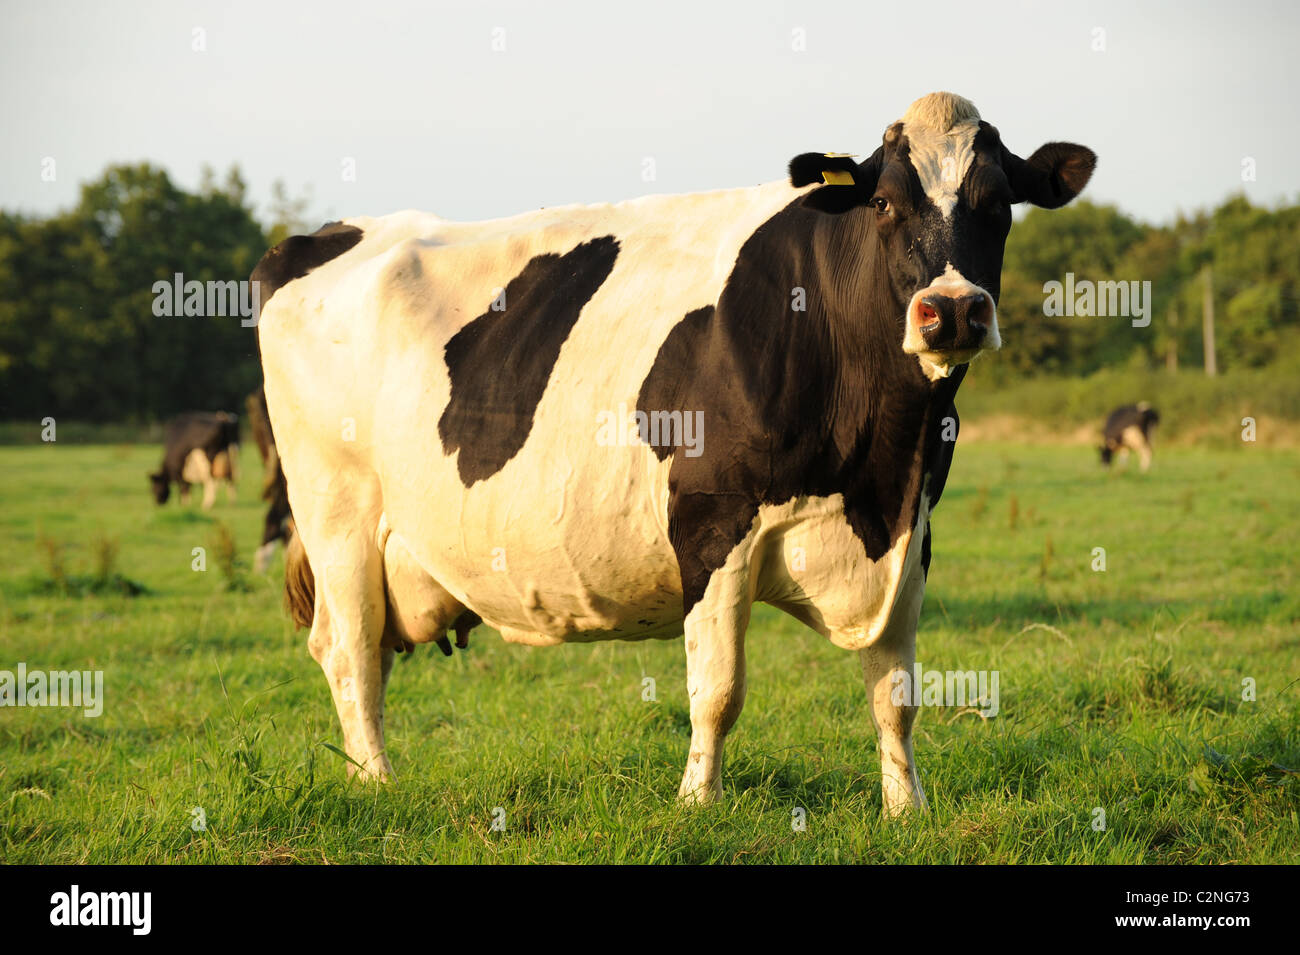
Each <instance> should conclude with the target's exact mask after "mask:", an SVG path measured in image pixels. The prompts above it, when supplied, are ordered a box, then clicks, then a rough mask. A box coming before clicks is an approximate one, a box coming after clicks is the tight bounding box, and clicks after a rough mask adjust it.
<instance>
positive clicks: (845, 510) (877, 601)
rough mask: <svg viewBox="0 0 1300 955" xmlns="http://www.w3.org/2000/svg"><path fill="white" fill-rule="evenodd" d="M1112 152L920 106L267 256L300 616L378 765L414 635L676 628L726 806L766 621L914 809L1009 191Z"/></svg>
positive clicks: (1036, 195)
mask: <svg viewBox="0 0 1300 955" xmlns="http://www.w3.org/2000/svg"><path fill="white" fill-rule="evenodd" d="M1094 162H1095V157H1094V155H1093V153H1092V152H1091V151H1090V150H1088V149H1086V148H1084V147H1082V146H1075V145H1071V144H1067V143H1050V144H1048V145H1046V146H1044V147H1042V148H1041V149H1039V150H1038V151H1037V152H1035V153H1034V154H1033V155H1032V156H1031V157H1030V158H1029V159H1027V160H1026V159H1022V158H1020V157H1019V156H1016V155H1015V154H1013V153H1011V152H1010V151H1009V150H1008V149H1007V147H1006V146H1004V145H1003V143H1002V141H1001V139H1000V138H999V135H998V131H997V130H996V129H995V128H994V127H992V126H990V125H989V124H988V123H986V122H983V121H982V120H981V119H980V116H979V114H978V113H977V112H976V110H975V107H974V106H973V105H972V104H971V103H970V102H968V101H966V100H964V99H962V98H960V97H958V96H954V95H952V94H950V93H935V94H932V95H930V96H926V97H924V98H923V99H920V100H918V101H917V102H915V103H913V104H912V105H911V107H909V108H908V110H907V112H906V113H905V114H904V116H903V118H902V119H901V120H900V121H898V122H896V123H894V124H892V125H891V126H889V128H888V129H887V131H886V132H885V135H884V140H883V143H882V144H881V146H880V147H879V148H878V149H876V150H875V152H874V153H872V154H871V156H870V157H868V158H867V159H865V160H864V161H862V162H854V161H853V160H852V159H850V158H847V157H844V156H842V155H839V154H829V155H828V154H822V153H806V154H804V155H801V156H798V157H796V158H795V159H794V160H793V161H792V162H791V164H790V179H789V181H786V182H777V183H773V184H770V185H764V186H758V187H754V188H748V189H736V190H729V191H723V192H712V193H701V194H697V195H685V196H655V197H649V198H643V199H637V200H633V201H630V202H623V203H619V204H617V205H599V206H571V207H567V208H558V209H546V210H543V211H540V212H534V213H530V214H527V215H522V216H518V217H515V218H509V219H498V220H494V221H490V222H482V223H459V222H448V221H445V220H443V219H439V218H437V217H435V216H431V215H426V214H422V213H416V212H405V213H399V214H396V215H390V216H386V217H384V218H381V219H368V218H357V219H349V220H347V221H346V222H340V223H333V224H331V225H328V226H326V227H325V228H323V229H321V230H320V231H318V232H316V233H315V234H313V235H309V236H295V237H293V238H290V239H288V240H286V241H285V242H283V243H281V244H280V245H279V246H277V247H276V248H275V249H273V250H271V251H270V252H268V253H267V255H266V256H265V257H264V258H263V260H262V261H261V263H259V265H258V267H257V269H256V270H255V271H254V273H253V278H254V279H255V280H257V281H259V282H261V283H262V284H261V300H262V302H263V303H264V305H263V309H262V313H261V320H260V325H259V334H260V339H261V350H262V364H263V370H264V372H265V382H266V400H267V405H268V407H269V409H270V413H271V420H272V422H273V423H274V426H275V434H276V438H277V445H278V448H279V453H280V459H281V462H282V464H283V467H284V473H285V475H286V477H287V478H288V487H289V499H290V501H291V503H292V506H293V513H294V517H295V519H296V521H297V529H298V534H299V537H298V538H297V540H296V542H295V544H294V545H293V547H292V548H291V550H290V558H289V568H288V570H287V576H288V587H289V593H290V601H291V604H292V605H293V607H294V609H295V616H296V618H297V619H298V620H299V621H300V622H302V623H304V624H306V623H310V626H311V636H310V639H309V646H310V648H311V652H312V654H313V656H314V657H315V658H316V660H318V661H319V662H320V664H321V666H322V667H323V668H324V670H325V673H326V676H327V677H328V680H329V684H330V687H331V689H332V691H333V694H334V701H335V705H336V707H337V709H338V713H339V718H340V720H341V721H342V724H343V734H344V738H345V742H346V748H347V752H348V754H349V755H350V756H351V757H352V758H353V759H354V760H355V761H356V762H357V763H358V764H360V765H361V766H362V767H364V774H365V775H368V776H378V777H386V776H388V774H389V773H390V772H391V768H392V767H391V765H390V763H389V759H388V755H387V754H386V752H385V749H384V736H383V708H384V693H385V686H386V683H387V680H388V676H389V670H390V667H391V664H392V660H393V652H394V650H396V649H397V648H399V647H402V646H404V645H407V644H410V643H421V642H427V641H430V640H445V639H446V636H445V634H446V631H447V629H448V628H449V627H450V628H455V629H456V630H458V631H463V630H464V629H466V628H467V627H468V626H470V625H472V624H473V623H474V622H477V621H478V619H479V618H482V620H483V621H485V622H486V623H488V624H490V625H491V626H493V627H495V628H497V629H498V630H499V631H500V632H501V634H502V636H503V637H505V639H507V640H511V641H516V642H521V643H527V644H533V645H538V646H545V645H553V644H559V643H564V642H566V641H589V640H609V639H623V640H640V639H644V638H647V637H655V638H673V637H676V636H678V635H679V634H681V633H682V632H683V630H684V631H685V637H686V640H685V643H686V655H687V664H688V668H687V669H688V690H689V696H690V713H691V727H692V730H691V744H690V755H689V758H688V760H687V766H686V772H685V776H684V778H683V780H682V784H681V789H680V795H681V796H682V797H683V798H687V799H692V800H712V799H715V798H717V797H718V796H719V794H720V793H721V767H722V747H723V740H724V738H725V736H726V735H727V732H728V731H729V730H730V729H731V726H732V724H733V723H734V722H735V720H736V718H737V717H738V716H739V715H740V710H741V707H742V705H743V703H744V699H745V629H746V626H747V624H748V621H749V613H750V606H751V605H752V604H753V603H754V602H755V601H764V602H766V603H769V604H772V605H774V606H776V607H779V608H781V609H782V610H785V611H787V612H788V613H790V614H791V615H793V616H794V617H796V618H797V619H799V620H801V621H803V622H804V623H805V624H807V625H808V626H809V627H810V628H812V629H813V630H815V631H816V632H818V633H820V634H822V635H823V636H824V637H826V638H827V639H829V640H831V641H832V642H833V643H835V644H836V645H838V646H840V647H843V648H845V649H848V650H855V651H857V652H858V655H859V657H860V659H861V664H862V669H863V673H864V675H865V678H866V684H867V688H868V692H869V695H870V699H871V705H872V712H873V717H874V720H875V724H876V728H877V731H878V734H879V749H880V758H881V761H882V769H883V784H882V792H883V801H884V806H885V809H886V811H887V812H889V813H898V812H901V811H904V810H906V809H907V808H909V807H917V806H922V805H924V801H925V800H924V795H923V793H922V789H921V785H920V783H919V781H918V778H917V772H916V767H915V763H914V761H913V758H912V740H911V728H912V721H913V718H914V716H915V711H914V708H913V707H912V706H910V705H909V704H908V703H906V702H905V701H904V702H896V701H895V698H894V695H893V694H892V693H891V689H892V686H893V680H892V677H893V675H894V674H897V673H899V672H900V671H907V670H909V668H910V667H911V666H912V664H913V661H914V655H915V650H914V647H915V638H916V623H917V616H918V614H919V612H920V608H921V599H922V595H923V593H924V590H925V576H926V573H927V571H928V568H929V563H930V512H931V510H932V509H933V507H934V506H935V504H936V503H937V502H938V500H939V497H940V495H941V494H942V492H943V486H944V480H945V478H946V477H947V474H948V468H949V464H950V462H951V460H952V455H953V439H954V438H955V433H956V420H957V413H956V410H955V408H954V407H953V398H954V395H955V394H956V392H957V387H958V385H959V384H960V383H961V380H962V377H963V375H964V374H965V371H966V363H967V362H969V361H970V360H971V359H972V358H973V357H974V356H975V355H976V354H978V353H979V352H981V351H984V350H988V349H994V348H997V347H999V345H1000V344H1001V338H1000V336H999V332H998V323H997V316H996V303H997V299H998V293H999V278H1000V272H1001V267H1002V254H1003V246H1004V243H1005V240H1006V236H1007V232H1008V230H1009V229H1010V228H1011V206H1012V204H1013V203H1017V202H1025V201H1028V202H1032V203H1036V204H1038V205H1041V206H1046V207H1056V206H1060V205H1063V204H1065V203H1066V202H1069V201H1070V200H1071V199H1072V198H1073V197H1074V196H1075V195H1076V194H1077V193H1078V192H1079V191H1080V190H1081V189H1082V188H1083V187H1084V185H1085V184H1086V183H1087V181H1088V179H1089V177H1090V175H1091V173H1092V169H1093V165H1094ZM688 431H689V434H688ZM308 559H309V560H310V563H308ZM313 571H314V574H313Z"/></svg>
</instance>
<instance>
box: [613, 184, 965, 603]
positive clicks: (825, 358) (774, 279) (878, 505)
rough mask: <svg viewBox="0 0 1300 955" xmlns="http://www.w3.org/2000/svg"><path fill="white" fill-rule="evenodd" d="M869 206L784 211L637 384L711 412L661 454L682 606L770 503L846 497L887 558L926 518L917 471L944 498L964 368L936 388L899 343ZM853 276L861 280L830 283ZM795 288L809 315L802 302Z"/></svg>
mask: <svg viewBox="0 0 1300 955" xmlns="http://www.w3.org/2000/svg"><path fill="white" fill-rule="evenodd" d="M867 215H874V212H872V211H870V210H863V209H850V210H847V211H846V212H844V213H843V214H840V215H837V216H827V215H823V214H821V213H819V212H817V211H814V210H812V209H809V208H806V207H805V206H804V204H803V203H801V202H799V201H798V200H796V201H795V202H793V203H791V204H790V205H789V206H787V207H786V208H785V209H783V210H782V211H781V212H779V213H777V214H776V215H775V216H774V217H773V218H772V219H769V220H768V221H767V222H766V223H764V224H763V225H762V226H761V227H760V228H759V229H758V230H757V231H756V232H755V233H754V235H752V236H751V237H750V238H749V239H748V240H747V241H746V243H745V244H744V246H743V247H742V248H741V251H740V254H739V256H738V257H737V262H736V266H735V268H734V269H733V271H732V274H731V276H730V277H729V278H728V281H727V283H726V286H725V287H724V289H723V291H722V294H721V296H720V297H719V300H718V305H717V307H716V308H701V309H697V310H695V311H693V312H691V313H690V314H689V315H687V316H686V317H685V318H684V319H683V320H682V321H681V322H680V323H679V324H678V325H677V326H676V327H675V328H674V329H673V330H672V331H671V332H670V333H669V335H668V336H667V338H666V339H665V341H664V343H663V345H662V346H661V347H660V350H659V353H658V355H657V356H656V358H655V361H654V364H653V366H652V368H651V371H650V373H649V374H648V375H647V377H646V379H645V381H644V382H643V383H642V386H641V390H640V395H639V399H638V403H637V408H638V410H639V411H642V412H644V413H646V414H647V415H648V414H651V413H653V412H655V411H660V412H672V411H680V412H682V413H683V415H685V414H687V413H691V412H694V411H703V413H704V431H703V440H702V446H701V451H702V453H701V454H700V455H699V456H697V457H693V458H692V457H688V456H687V455H686V454H685V453H683V449H682V448H655V449H654V453H655V454H656V455H658V456H659V457H660V458H661V459H665V458H667V457H668V456H669V455H671V456H672V467H671V470H670V472H669V503H668V525H669V538H670V540H671V542H672V545H673V550H674V552H675V554H676V556H677V562H678V566H679V568H680V570H681V575H682V592H683V612H684V613H685V614H689V613H690V611H691V608H692V607H693V606H694V605H695V604H696V603H697V602H698V601H699V600H700V599H701V598H702V597H703V596H704V591H705V589H706V588H707V586H708V582H709V579H710V577H711V576H712V574H713V571H715V570H716V569H718V568H719V567H721V566H722V565H723V564H724V563H725V562H726V559H727V556H728V555H729V554H730V553H731V551H732V550H733V549H734V548H735V546H736V545H737V544H738V543H739V542H740V541H741V540H743V539H744V537H745V535H746V534H747V533H748V532H749V530H750V528H751V527H752V526H753V522H754V518H755V517H756V516H757V515H758V510H759V508H760V506H762V505H763V504H782V503H785V502H787V501H789V500H791V499H792V498H795V497H804V496H828V495H831V494H836V493H841V494H843V495H844V501H845V512H846V516H847V518H848V521H849V524H850V526H851V527H852V528H853V531H854V533H855V534H856V535H857V536H858V538H859V539H860V540H861V541H862V543H863V546H864V548H865V550H866V553H867V556H868V557H870V558H871V559H873V560H878V559H879V558H880V557H882V556H884V554H885V553H886V552H887V551H888V550H889V548H890V546H891V545H892V544H893V542H894V541H896V540H897V539H898V537H899V536H900V535H901V534H903V533H905V532H906V531H908V530H909V529H910V528H912V527H914V526H915V524H916V520H917V517H918V512H917V502H918V501H919V494H918V495H916V496H915V497H914V498H913V500H912V501H911V502H908V501H907V489H908V486H909V483H910V482H911V481H914V480H924V473H920V474H918V473H917V472H918V471H919V470H921V469H924V470H925V471H930V472H931V473H933V474H934V476H933V477H932V478H931V487H930V493H931V496H932V498H933V499H937V496H938V494H940V493H941V492H942V487H943V482H944V479H945V478H946V475H947V464H948V463H949V462H950V461H951V446H950V445H949V447H948V448H947V449H946V450H945V449H943V448H942V447H941V446H940V445H941V442H940V440H939V439H940V434H941V429H942V424H941V421H942V418H943V417H944V416H945V415H946V414H949V413H952V410H951V409H952V398H953V395H954V394H955V393H956V390H957V385H958V384H959V383H960V380H961V377H962V372H963V371H964V369H963V368H959V369H956V370H955V371H954V374H953V375H952V376H951V377H950V378H946V379H939V380H938V381H936V382H931V381H929V380H928V379H926V377H925V376H924V375H923V374H922V372H921V368H920V365H919V364H918V363H917V360H916V358H915V357H914V356H912V355H907V354H905V353H904V352H903V351H902V347H901V344H902V340H903V326H902V320H903V318H902V316H903V304H902V303H900V302H899V301H898V300H897V298H896V297H895V296H894V295H893V293H892V291H891V288H890V282H889V281H888V280H887V273H886V269H885V263H884V261H883V252H882V249H883V246H881V245H880V244H878V243H876V242H875V241H874V237H872V236H871V235H870V229H869V228H868V226H867V224H866V222H865V221H864V218H863V217H865V216H867ZM864 236H867V241H865V242H864V241H863V237H864ZM830 262H835V263H836V264H837V265H838V266H839V267H838V268H830V267H828V264H829V263H830ZM845 275H850V276H852V275H861V276H863V277H864V278H863V279H862V280H861V281H859V282H846V281H843V280H840V281H838V282H836V283H835V284H830V283H828V281H827V277H829V276H845ZM873 279H874V280H873ZM795 288H802V289H804V290H805V293H806V307H807V310H806V311H802V312H796V311H793V310H792V308H791V301H792V298H791V290H792V289H795ZM918 455H919V458H920V460H919V461H918ZM905 504H906V505H907V506H905Z"/></svg>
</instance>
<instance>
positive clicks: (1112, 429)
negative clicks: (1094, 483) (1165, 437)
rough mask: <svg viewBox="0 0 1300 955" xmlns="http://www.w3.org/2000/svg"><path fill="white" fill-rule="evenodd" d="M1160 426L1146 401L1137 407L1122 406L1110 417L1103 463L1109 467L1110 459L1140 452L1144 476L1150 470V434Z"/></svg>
mask: <svg viewBox="0 0 1300 955" xmlns="http://www.w3.org/2000/svg"><path fill="white" fill-rule="evenodd" d="M1159 422H1160V415H1159V414H1157V413H1156V409H1155V408H1152V407H1151V406H1150V405H1149V404H1147V403H1146V402H1145V401H1142V402H1139V403H1138V404H1135V405H1121V406H1120V407H1118V408H1116V409H1115V410H1114V411H1112V412H1111V413H1110V417H1108V418H1107V419H1106V427H1105V428H1104V430H1103V434H1102V444H1101V463H1102V464H1103V465H1105V466H1106V467H1110V462H1111V458H1113V457H1114V456H1115V452H1117V451H1118V452H1119V456H1120V460H1121V461H1123V460H1125V459H1126V458H1127V457H1128V453H1129V451H1135V452H1137V456H1138V460H1139V461H1140V462H1141V464H1142V470H1143V472H1144V473H1145V472H1146V471H1147V470H1148V469H1149V468H1150V467H1151V432H1152V431H1153V430H1155V426H1156V425H1157V424H1158V423H1159Z"/></svg>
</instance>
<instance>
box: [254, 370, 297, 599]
mask: <svg viewBox="0 0 1300 955" xmlns="http://www.w3.org/2000/svg"><path fill="white" fill-rule="evenodd" d="M244 406H245V408H246V409H247V410H248V424H249V427H250V428H251V429H252V432H253V440H254V441H255V442H257V450H258V453H259V454H260V455H261V456H262V500H264V501H266V516H265V517H264V518H263V520H262V542H261V544H260V545H259V546H258V548H257V554H256V556H255V557H254V560H253V568H254V569H255V570H256V571H257V572H258V573H259V574H261V573H265V572H266V569H267V567H268V566H269V565H270V562H271V555H272V554H274V553H275V544H276V541H284V542H285V543H286V544H287V543H288V541H289V539H290V538H291V537H292V536H293V515H292V514H291V513H290V511H289V489H288V487H287V486H286V484H285V480H284V468H282V467H281V466H280V453H279V451H278V450H277V449H276V446H275V432H274V430H273V429H272V428H271V416H270V413H269V412H268V411H267V409H266V392H265V391H264V390H263V389H261V388H258V389H257V390H256V391H255V392H253V393H252V394H251V395H249V396H248V397H247V398H246V399H245V400H244Z"/></svg>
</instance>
